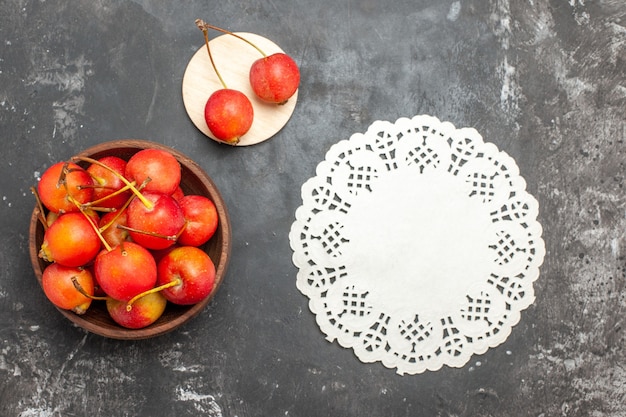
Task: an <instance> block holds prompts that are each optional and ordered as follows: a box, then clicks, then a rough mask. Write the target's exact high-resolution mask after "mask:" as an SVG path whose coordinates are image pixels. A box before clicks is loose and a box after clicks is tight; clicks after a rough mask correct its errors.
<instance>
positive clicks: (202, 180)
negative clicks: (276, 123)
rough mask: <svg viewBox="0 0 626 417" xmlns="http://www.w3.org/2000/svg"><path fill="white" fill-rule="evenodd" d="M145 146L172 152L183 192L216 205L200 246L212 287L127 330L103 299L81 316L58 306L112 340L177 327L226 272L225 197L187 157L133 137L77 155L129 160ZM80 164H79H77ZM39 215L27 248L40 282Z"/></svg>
mask: <svg viewBox="0 0 626 417" xmlns="http://www.w3.org/2000/svg"><path fill="white" fill-rule="evenodd" d="M146 148H154V149H163V150H166V151H168V152H170V153H172V155H174V156H175V157H176V159H178V161H179V162H180V165H181V168H182V176H181V188H182V189H183V191H184V192H185V193H186V194H200V195H204V196H206V197H208V198H210V199H211V200H213V202H214V203H215V207H216V208H217V212H218V215H219V225H218V228H217V231H216V232H215V235H214V236H213V237H212V238H211V239H210V240H209V241H208V242H207V243H206V244H205V245H204V246H203V247H201V249H203V250H204V251H205V252H206V253H208V254H209V256H210V257H211V259H212V260H213V262H214V263H215V269H216V277H215V287H214V289H213V291H212V292H211V294H210V295H209V297H208V298H206V299H205V300H203V301H201V302H199V303H197V304H194V305H191V306H178V305H174V304H172V303H168V305H167V308H166V309H165V312H164V313H163V315H162V316H161V317H160V318H159V319H158V320H157V321H156V322H155V323H153V324H152V325H150V326H148V327H145V328H143V329H137V330H134V329H127V328H124V327H121V326H119V325H118V324H117V323H115V322H114V321H113V320H112V319H111V318H110V316H109V314H108V312H107V310H106V305H105V302H104V301H93V302H92V304H91V306H90V307H89V309H88V310H87V313H85V314H84V315H78V314H75V313H73V312H71V311H68V310H62V309H58V310H59V311H60V312H61V314H63V315H64V316H65V317H66V318H68V319H69V320H70V321H72V322H73V323H75V324H76V325H77V326H79V327H82V328H83V329H85V330H88V331H90V332H92V333H95V334H98V335H101V336H104V337H108V338H113V339H126V340H134V339H147V338H151V337H155V336H159V335H162V334H164V333H167V332H170V331H172V330H174V329H176V328H177V327H179V326H181V325H182V324H184V323H186V322H187V321H189V320H190V319H192V318H193V317H195V316H196V315H198V314H199V313H200V312H201V311H202V309H203V308H204V307H205V306H206V305H207V304H208V303H209V301H211V299H212V298H213V296H214V295H215V293H216V292H217V290H218V289H219V286H220V284H221V283H222V281H223V279H224V276H225V274H226V269H227V267H228V262H229V258H230V252H231V227H230V219H229V217H228V211H227V210H226V205H225V204H224V200H223V199H222V196H221V195H220V192H219V191H218V189H217V187H216V186H215V184H214V183H213V181H211V179H210V178H209V176H208V175H207V174H206V173H205V172H204V171H203V170H202V168H200V166H198V164H196V163H195V162H194V161H192V160H191V159H190V158H189V157H187V156H185V155H183V154H182V153H180V152H178V151H176V150H174V149H172V148H169V147H167V146H164V145H161V144H159V143H155V142H150V141H146V140H135V139H124V140H115V141H111V142H106V143H101V144H99V145H96V146H93V147H91V148H89V149H86V150H84V151H83V152H81V153H79V154H78V155H77V156H88V157H91V158H94V159H98V158H102V157H104V156H109V155H113V156H118V157H120V158H122V159H125V160H128V159H129V158H130V157H131V156H132V155H134V154H135V153H136V152H138V151H140V150H142V149H146ZM79 165H81V164H80V163H79ZM39 218H40V213H39V208H38V207H37V205H35V209H34V210H33V213H32V216H31V220H30V230H29V249H30V259H31V263H32V265H33V270H34V271H35V275H36V277H37V280H38V281H39V284H40V285H41V280H42V274H43V270H44V269H45V267H46V266H47V265H48V263H47V262H45V261H44V260H42V259H41V258H39V256H38V254H39V249H40V247H41V244H42V242H43V235H44V228H43V225H42V224H41V222H40V221H39Z"/></svg>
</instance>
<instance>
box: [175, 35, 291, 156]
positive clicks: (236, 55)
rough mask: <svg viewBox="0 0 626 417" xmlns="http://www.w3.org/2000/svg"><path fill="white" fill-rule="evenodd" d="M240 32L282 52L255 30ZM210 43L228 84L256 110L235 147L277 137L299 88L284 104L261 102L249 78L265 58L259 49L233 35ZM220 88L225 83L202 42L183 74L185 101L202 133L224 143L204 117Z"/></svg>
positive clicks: (264, 47)
mask: <svg viewBox="0 0 626 417" xmlns="http://www.w3.org/2000/svg"><path fill="white" fill-rule="evenodd" d="M237 35H239V36H241V37H243V38H245V39H247V40H248V41H250V42H252V43H254V44H255V45H257V46H258V47H259V48H260V49H261V50H262V51H263V52H265V54H267V55H271V54H274V53H276V52H283V50H282V49H280V47H279V46H278V45H276V44H275V43H274V42H272V41H271V40H269V39H266V38H264V37H262V36H259V35H256V34H254V33H246V32H237ZM209 46H210V48H211V55H213V60H214V61H215V65H216V66H217V69H218V71H219V72H220V75H221V76H222V78H223V79H224V82H225V83H226V85H227V87H228V88H232V89H235V90H239V91H241V92H242V93H244V94H245V95H246V96H248V98H249V99H250V102H251V103H252V107H253V109H254V121H253V122H252V127H251V128H250V130H249V131H248V133H246V134H245V135H243V136H242V137H241V139H240V141H239V143H238V144H237V145H236V146H248V145H254V144H257V143H260V142H263V141H265V140H267V139H269V138H271V137H272V136H274V135H275V134H276V133H277V132H278V131H279V130H280V129H282V128H283V126H285V124H287V122H288V121H289V118H291V115H292V113H293V111H294V109H295V107H296V102H297V101H298V91H296V93H295V94H294V95H293V96H292V97H291V98H290V99H289V101H287V103H285V104H282V105H278V104H270V103H265V102H263V101H261V100H260V99H258V98H257V97H256V96H255V94H254V92H253V91H252V87H250V81H249V78H248V74H249V71H250V66H251V65H252V63H253V62H254V61H256V60H257V59H259V58H261V57H262V55H261V54H260V53H259V51H257V50H256V49H255V48H253V47H252V46H250V45H249V44H247V43H246V42H244V41H242V40H241V39H237V38H236V37H234V36H231V35H221V36H219V37H217V38H214V39H212V40H210V41H209ZM221 88H223V86H222V84H221V83H220V80H219V78H218V77H217V75H216V74H215V71H214V70H213V66H212V65H211V60H210V59H209V54H208V52H207V49H206V45H203V46H202V47H201V48H200V49H198V51H197V52H196V53H195V54H194V56H193V57H192V58H191V60H190V61H189V64H188V65H187V69H186V70H185V74H184V75H183V103H184V105H185V110H186V111H187V114H188V115H189V117H190V118H191V121H192V122H193V124H194V125H195V126H196V127H197V128H198V129H199V130H200V131H201V132H202V133H204V134H205V135H207V136H208V137H210V138H211V139H213V140H215V141H217V142H219V143H225V142H223V141H221V140H218V139H217V138H216V137H215V136H214V135H213V134H212V133H211V131H210V130H209V128H208V126H207V124H206V121H205V120H204V105H205V104H206V101H207V100H208V98H209V96H210V95H211V94H212V93H213V92H214V91H215V90H218V89H221Z"/></svg>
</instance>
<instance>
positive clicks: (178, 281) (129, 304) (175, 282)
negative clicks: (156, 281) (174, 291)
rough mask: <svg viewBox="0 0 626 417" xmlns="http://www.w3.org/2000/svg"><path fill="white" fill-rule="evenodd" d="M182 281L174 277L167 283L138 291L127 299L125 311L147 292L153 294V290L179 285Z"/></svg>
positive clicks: (131, 307) (157, 290) (130, 308)
mask: <svg viewBox="0 0 626 417" xmlns="http://www.w3.org/2000/svg"><path fill="white" fill-rule="evenodd" d="M182 283H183V281H182V280H181V279H180V278H176V279H175V280H174V281H170V282H168V283H167V284H163V285H160V286H158V287H154V288H152V289H150V290H148V291H144V292H142V293H139V294H137V295H136V296H134V297H133V298H131V299H130V300H129V301H128V304H126V311H130V310H132V309H133V303H134V302H135V301H137V300H139V299H140V298H141V297H144V296H146V295H148V294H154V293H155V292H159V291H161V290H164V289H166V288H170V287H175V286H177V285H180V284H182Z"/></svg>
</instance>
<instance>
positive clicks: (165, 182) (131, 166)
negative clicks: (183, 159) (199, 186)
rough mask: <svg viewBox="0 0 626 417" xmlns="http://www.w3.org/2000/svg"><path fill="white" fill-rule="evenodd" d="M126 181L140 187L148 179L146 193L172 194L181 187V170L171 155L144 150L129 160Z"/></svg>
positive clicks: (158, 151) (163, 151)
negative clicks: (133, 182)
mask: <svg viewBox="0 0 626 417" xmlns="http://www.w3.org/2000/svg"><path fill="white" fill-rule="evenodd" d="M125 173H126V174H125V176H126V179H128V180H129V181H133V180H134V181H135V182H136V183H137V186H140V185H141V184H142V183H143V182H144V181H145V180H146V179H147V178H150V181H149V182H148V183H147V184H146V186H145V188H144V189H143V190H144V191H156V192H159V193H163V194H172V193H173V192H174V191H176V188H178V186H179V185H180V178H181V175H182V174H181V168H180V163H179V162H178V160H177V159H176V158H175V157H174V155H172V154H171V153H169V152H167V151H165V150H161V149H142V150H141V151H139V152H137V153H136V154H134V155H133V156H131V158H130V159H129V160H128V163H127V164H126V170H125Z"/></svg>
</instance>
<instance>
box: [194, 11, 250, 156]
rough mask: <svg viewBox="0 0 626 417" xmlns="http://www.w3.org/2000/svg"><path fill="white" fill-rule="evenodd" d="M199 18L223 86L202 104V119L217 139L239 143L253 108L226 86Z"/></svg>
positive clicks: (205, 40) (197, 22) (207, 46)
mask: <svg viewBox="0 0 626 417" xmlns="http://www.w3.org/2000/svg"><path fill="white" fill-rule="evenodd" d="M205 25H206V24H205V23H204V22H203V21H202V20H200V19H197V20H196V26H197V27H198V28H199V29H200V30H201V31H202V33H203V35H204V42H205V44H206V49H207V52H208V54H209V59H210V61H211V65H212V66H213V70H214V71H215V74H216V75H217V78H218V79H219V81H220V83H221V85H222V87H223V88H221V89H218V90H216V91H215V92H213V93H212V94H211V95H210V96H209V98H208V100H207V101H206V104H205V106H204V120H205V121H206V124H207V127H208V128H209V130H210V131H211V133H212V134H213V135H214V136H215V137H216V138H217V139H218V140H221V141H223V142H225V143H228V144H230V145H236V144H238V143H239V140H240V138H241V137H242V136H243V135H245V134H246V133H248V131H249V130H250V128H251V127H252V121H253V119H254V109H253V107H252V103H251V102H250V99H248V97H247V96H246V95H245V94H244V93H242V92H241V91H239V90H234V89H230V88H228V86H227V85H226V82H225V81H224V79H223V78H222V76H221V74H220V72H219V70H218V69H217V66H216V65H215V61H214V60H213V55H212V53H211V47H210V45H209V35H208V28H207V27H206V26H205Z"/></svg>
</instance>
